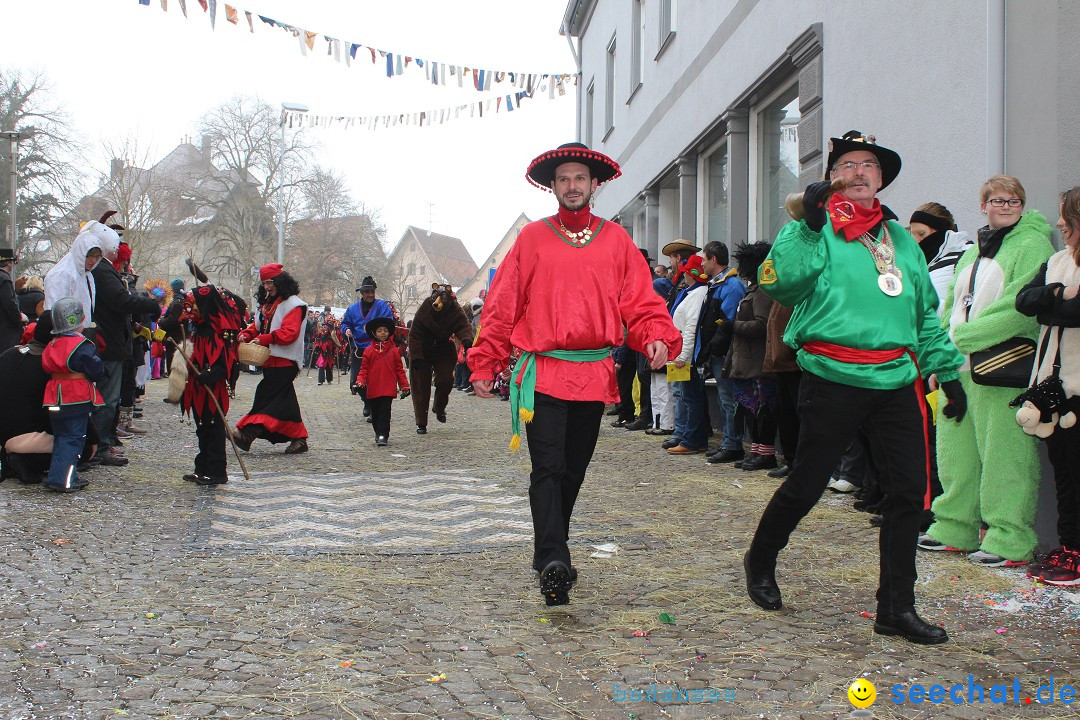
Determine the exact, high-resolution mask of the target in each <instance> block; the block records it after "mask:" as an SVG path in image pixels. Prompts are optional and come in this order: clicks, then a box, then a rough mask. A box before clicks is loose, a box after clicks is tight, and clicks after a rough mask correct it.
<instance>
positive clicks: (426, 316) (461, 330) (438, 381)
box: [409, 283, 473, 435]
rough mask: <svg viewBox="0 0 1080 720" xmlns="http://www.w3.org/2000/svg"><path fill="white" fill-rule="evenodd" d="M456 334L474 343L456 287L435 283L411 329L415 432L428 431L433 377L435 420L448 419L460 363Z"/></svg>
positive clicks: (417, 312) (443, 420)
mask: <svg viewBox="0 0 1080 720" xmlns="http://www.w3.org/2000/svg"><path fill="white" fill-rule="evenodd" d="M455 335H456V336H457V339H458V340H459V341H460V342H461V343H462V344H463V345H464V346H465V347H466V348H469V347H471V346H472V341H473V329H472V325H471V324H470V323H469V319H468V318H467V317H465V311H464V310H463V309H462V308H461V306H460V305H458V303H457V298H456V297H455V295H454V292H453V290H452V289H451V288H450V286H449V285H439V284H438V283H432V285H431V296H430V297H429V298H428V299H427V300H425V301H424V302H423V304H421V305H420V307H419V309H417V311H416V316H415V317H414V318H413V324H412V330H411V331H410V332H409V385H411V386H412V404H413V414H414V415H415V416H416V432H417V433H418V434H420V435H423V434H424V433H426V432H427V421H428V402H429V401H430V400H431V380H432V377H434V379H435V402H434V404H433V405H432V406H431V411H432V412H433V413H435V419H436V420H438V421H439V422H441V423H444V422H446V405H447V403H448V402H450V389H451V387H453V385H454V366H455V365H456V364H457V348H456V347H455V346H454V343H453V342H452V341H451V340H450V338H451V337H453V336H455Z"/></svg>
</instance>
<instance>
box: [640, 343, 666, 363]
mask: <svg viewBox="0 0 1080 720" xmlns="http://www.w3.org/2000/svg"><path fill="white" fill-rule="evenodd" d="M645 354H646V355H647V356H648V358H649V367H650V368H652V369H653V370H659V369H660V368H662V367H664V365H665V364H666V363H667V345H665V344H664V341H663V340H653V341H652V342H651V343H649V344H648V345H646V346H645Z"/></svg>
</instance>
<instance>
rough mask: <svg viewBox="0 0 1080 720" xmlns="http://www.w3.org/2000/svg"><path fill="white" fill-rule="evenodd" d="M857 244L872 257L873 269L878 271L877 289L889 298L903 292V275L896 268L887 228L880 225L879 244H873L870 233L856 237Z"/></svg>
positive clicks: (894, 248)
mask: <svg viewBox="0 0 1080 720" xmlns="http://www.w3.org/2000/svg"><path fill="white" fill-rule="evenodd" d="M858 241H859V243H860V244H861V245H862V246H863V247H865V248H866V249H867V250H869V251H870V254H871V255H872V256H873V257H874V267H875V268H877V271H878V288H880V289H881V292H883V293H885V294H886V295H888V296H889V297H896V296H897V295H899V294H900V293H902V292H903V291H904V284H903V282H902V280H903V277H904V273H903V272H902V271H901V270H900V268H899V267H897V266H896V247H895V246H894V245H893V241H892V237H890V235H889V228H888V226H887V225H886V224H885V223H882V225H881V242H875V241H874V237H873V236H872V235H870V233H868V232H865V233H863V234H862V235H860V236H859V237H858Z"/></svg>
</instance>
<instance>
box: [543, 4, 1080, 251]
mask: <svg viewBox="0 0 1080 720" xmlns="http://www.w3.org/2000/svg"><path fill="white" fill-rule="evenodd" d="M1078 31H1080V3H1076V2H1072V1H1071V0H1025V1H1023V2H1021V1H1020V0H951V1H950V2H947V3H943V2H938V1H934V0H905V1H904V2H895V0H863V1H861V2H855V1H854V0H828V1H826V0H570V2H569V4H568V6H567V9H566V13H565V16H564V23H563V33H564V34H568V35H570V36H571V37H574V38H577V43H576V45H577V50H578V52H579V57H580V67H581V82H580V84H579V88H578V92H579V103H578V137H579V139H580V140H581V141H582V142H584V143H586V144H587V145H589V147H591V148H594V149H597V150H600V151H601V152H604V153H606V154H608V155H610V156H611V157H613V158H615V159H616V160H617V161H618V162H619V164H620V165H621V166H622V170H623V177H621V178H619V179H618V180H617V181H615V182H613V183H610V184H609V185H605V186H604V187H603V188H602V189H601V190H600V192H598V193H597V195H596V211H597V212H598V214H600V215H601V216H603V217H608V218H613V219H616V220H617V221H619V222H620V223H622V224H623V225H624V226H625V227H626V228H627V229H628V230H629V231H630V232H631V234H632V235H633V237H634V238H635V241H636V242H637V244H638V245H639V246H641V247H645V248H647V249H648V250H649V251H650V253H651V254H652V255H653V256H654V257H656V256H658V250H659V248H661V247H662V246H663V245H664V244H665V243H667V242H670V241H671V240H673V239H676V238H682V239H686V240H689V241H692V242H694V243H696V244H697V245H699V246H702V245H704V243H706V242H709V241H711V240H718V241H720V242H723V243H725V244H727V245H728V246H729V247H734V246H736V245H738V244H740V243H743V242H746V241H757V240H769V241H771V240H772V239H773V238H774V237H775V235H776V232H777V230H779V228H780V227H781V226H783V224H784V223H785V222H787V220H788V218H787V215H786V213H785V211H784V209H783V203H784V199H785V197H786V196H787V194H788V193H790V192H796V191H798V190H799V189H801V188H802V187H805V185H806V184H808V183H809V182H812V181H813V180H816V179H820V178H821V177H822V175H823V172H824V168H823V163H824V160H825V157H826V156H827V155H828V149H827V143H828V138H829V137H831V136H840V135H841V134H843V133H844V132H845V131H847V130H852V129H857V130H861V131H863V132H865V133H868V134H873V135H875V136H876V137H877V138H878V141H879V142H880V143H881V144H882V145H885V146H886V147H889V148H892V149H894V150H896V151H897V152H899V153H900V155H901V157H902V158H903V169H902V170H901V173H900V176H899V178H898V179H897V181H896V182H894V183H893V184H892V185H891V186H890V187H889V188H888V189H887V190H886V191H885V192H884V193H882V195H881V199H882V202H884V203H885V204H887V205H888V206H889V207H890V208H892V209H893V211H894V212H895V213H896V214H897V215H898V216H899V217H900V220H901V222H906V221H907V218H908V217H910V215H911V212H912V211H913V210H914V209H915V208H916V207H917V206H918V205H920V204H922V203H924V202H927V201H931V200H933V201H936V202H940V203H942V204H944V205H946V206H947V207H948V208H949V209H950V210H951V211H952V212H953V214H954V215H955V216H956V219H957V222H958V224H959V226H960V229H962V230H974V229H976V228H977V227H979V226H981V225H982V224H983V222H982V216H981V214H980V212H979V197H978V192H979V187H980V185H981V184H982V183H983V182H984V181H985V180H986V178H988V177H989V176H991V175H993V174H997V173H1001V172H1007V173H1009V174H1011V175H1015V176H1017V177H1018V178H1020V180H1021V181H1022V182H1023V183H1024V186H1025V188H1026V189H1027V193H1028V207H1029V208H1036V209H1039V210H1041V211H1042V212H1043V213H1044V214H1046V215H1047V217H1048V218H1050V221H1051V223H1053V222H1054V221H1055V220H1056V218H1057V209H1058V196H1059V194H1060V192H1061V191H1062V190H1065V189H1067V188H1069V187H1071V186H1073V185H1076V184H1078V183H1080V133H1078V132H1076V131H1075V130H1074V128H1073V127H1072V126H1071V124H1072V121H1073V120H1074V119H1075V118H1078V117H1080V44H1077V43H1076V42H1075V41H1074V40H1073V38H1075V37H1077V36H1078Z"/></svg>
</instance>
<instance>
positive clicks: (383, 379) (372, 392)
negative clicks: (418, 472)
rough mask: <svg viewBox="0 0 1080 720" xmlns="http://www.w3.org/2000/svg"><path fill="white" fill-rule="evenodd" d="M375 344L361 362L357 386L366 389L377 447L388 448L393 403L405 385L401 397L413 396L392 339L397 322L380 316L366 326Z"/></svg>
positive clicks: (366, 352)
mask: <svg viewBox="0 0 1080 720" xmlns="http://www.w3.org/2000/svg"><path fill="white" fill-rule="evenodd" d="M364 331H365V332H367V334H368V337H370V338H372V340H373V341H372V343H371V344H370V345H368V346H367V349H366V350H364V357H363V359H362V360H361V361H360V373H359V374H358V375H357V376H356V384H357V386H358V387H360V388H366V390H367V400H368V408H369V409H370V410H371V417H370V418H369V420H370V422H371V424H372V426H373V427H374V428H375V444H376V445H378V446H380V447H381V446H385V445H388V444H389V438H390V403H391V402H393V400H394V396H395V395H397V389H398V386H399V385H400V386H401V398H402V399H403V400H404V399H405V398H407V397H409V392H410V390H409V379H408V378H407V377H405V366H404V365H403V364H402V362H401V353H400V352H398V349H397V346H396V345H394V343H393V342H392V341H391V340H390V334H391V333H392V332H393V331H394V319H393V318H387V317H378V318H375V319H373V320H371V321H370V322H369V323H368V324H367V325H365V326H364Z"/></svg>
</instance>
